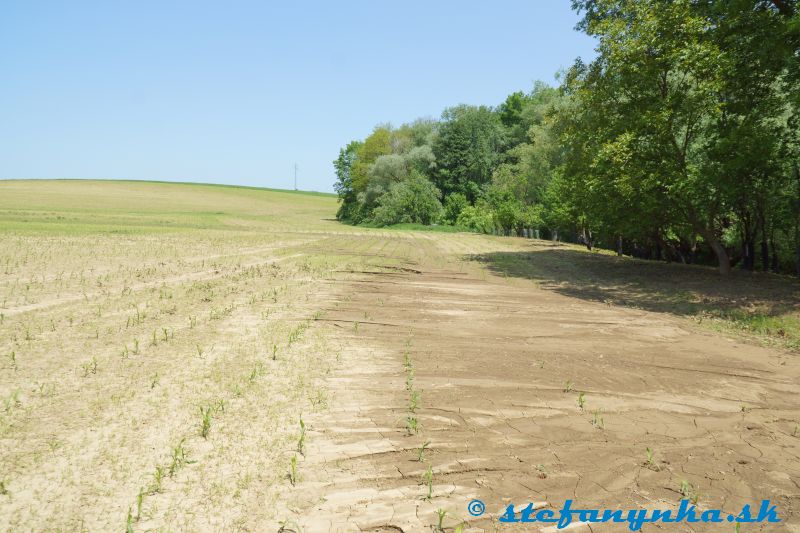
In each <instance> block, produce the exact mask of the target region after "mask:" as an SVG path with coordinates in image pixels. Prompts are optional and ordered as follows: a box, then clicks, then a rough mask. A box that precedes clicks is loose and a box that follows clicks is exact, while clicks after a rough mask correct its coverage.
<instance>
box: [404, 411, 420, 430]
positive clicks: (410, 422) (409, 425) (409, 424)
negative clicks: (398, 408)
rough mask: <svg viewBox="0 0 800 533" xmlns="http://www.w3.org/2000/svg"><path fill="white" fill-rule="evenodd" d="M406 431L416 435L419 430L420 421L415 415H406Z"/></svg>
mask: <svg viewBox="0 0 800 533" xmlns="http://www.w3.org/2000/svg"><path fill="white" fill-rule="evenodd" d="M406 431H408V434H409V435H416V434H417V433H418V432H419V421H418V420H417V418H416V417H415V416H411V415H409V416H407V417H406Z"/></svg>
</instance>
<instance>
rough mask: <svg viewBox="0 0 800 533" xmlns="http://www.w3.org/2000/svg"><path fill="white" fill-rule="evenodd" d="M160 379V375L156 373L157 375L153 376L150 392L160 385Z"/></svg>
mask: <svg viewBox="0 0 800 533" xmlns="http://www.w3.org/2000/svg"><path fill="white" fill-rule="evenodd" d="M158 379H159V378H158V373H157V372H156V373H155V374H153V377H151V378H150V390H153V389H155V388H156V385H158Z"/></svg>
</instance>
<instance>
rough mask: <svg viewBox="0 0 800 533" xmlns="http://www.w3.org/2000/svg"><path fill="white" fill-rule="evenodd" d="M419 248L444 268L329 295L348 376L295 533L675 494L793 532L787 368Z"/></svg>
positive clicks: (294, 498)
mask: <svg viewBox="0 0 800 533" xmlns="http://www.w3.org/2000/svg"><path fill="white" fill-rule="evenodd" d="M437 242H438V243H437ZM420 243H421V244H420V245H422V246H434V247H441V248H440V249H439V250H438V251H439V256H440V257H441V256H447V259H446V260H444V261H442V260H431V258H435V257H437V255H436V254H435V253H433V254H432V253H426V254H422V253H421V254H418V256H417V257H419V258H423V257H428V259H427V260H424V259H420V262H413V261H411V260H409V261H408V262H406V263H405V264H403V265H402V266H401V268H397V267H396V266H395V267H393V268H391V269H383V270H374V269H373V270H374V272H373V273H370V271H369V270H365V271H361V272H353V273H350V274H349V275H348V276H347V279H346V280H343V281H338V282H337V284H344V287H345V290H344V291H340V293H341V294H347V295H348V296H347V298H345V299H342V300H339V301H337V302H334V303H333V305H332V306H331V308H330V309H329V310H328V312H327V313H326V315H325V316H326V319H327V320H330V321H333V323H334V324H335V325H337V326H338V331H339V334H338V337H339V342H341V343H342V345H343V346H344V349H343V353H342V359H343V361H342V363H343V364H342V365H341V367H340V369H339V370H338V371H337V372H334V374H333V375H332V376H331V377H330V378H329V379H328V384H329V386H330V387H331V391H332V392H331V401H330V409H329V410H328V411H327V412H326V413H325V414H323V415H317V416H315V417H313V418H312V419H310V423H309V427H310V431H309V438H308V442H309V448H308V452H307V453H306V459H305V460H304V461H303V463H302V465H301V471H302V472H303V476H302V477H301V483H299V484H298V485H297V486H296V487H295V489H294V490H293V491H292V492H291V494H289V495H288V496H287V501H286V502H285V504H286V506H287V507H288V508H289V509H290V510H292V511H293V512H294V519H295V520H296V521H297V522H298V523H299V524H300V525H301V526H303V529H304V530H305V531H407V532H410V531H423V530H428V528H429V527H430V526H431V525H434V524H436V523H437V516H436V511H437V509H442V510H445V511H447V515H446V516H445V519H444V524H445V525H446V526H448V528H453V527H454V526H455V525H457V524H459V523H460V522H461V521H467V522H468V527H467V528H466V529H465V530H466V531H494V530H496V529H503V528H502V527H501V526H502V524H500V523H498V522H497V518H498V516H499V514H500V513H501V512H502V511H503V510H504V509H505V506H506V505H508V504H509V503H514V504H524V503H527V502H549V504H550V505H551V506H553V507H555V508H558V507H559V506H560V505H561V504H562V503H563V502H564V500H565V499H568V498H571V499H574V500H576V506H577V507H581V508H599V509H606V508H608V509H639V508H651V509H668V508H676V507H677V504H678V501H679V500H680V499H681V498H682V497H683V495H682V492H683V493H684V494H685V496H686V497H687V498H691V499H696V500H697V502H698V505H699V506H700V507H701V508H704V509H706V508H708V509H722V510H723V511H724V512H726V513H727V512H738V510H739V509H740V508H741V506H742V505H743V504H745V503H755V504H757V503H758V502H760V501H761V500H762V499H771V500H772V502H773V503H774V504H777V506H778V510H779V513H780V515H781V517H782V518H783V519H784V521H785V522H784V525H783V526H779V527H786V528H787V529H786V530H788V531H800V522H799V520H800V517H798V514H799V509H798V506H800V481H799V480H800V438H797V436H796V429H795V428H796V424H797V418H798V413H800V396H798V392H800V379H798V378H800V361H798V359H797V358H796V357H789V356H787V355H786V354H785V353H782V352H779V351H777V350H770V349H765V348H760V347H755V346H752V345H746V344H742V343H741V342H739V341H736V340H732V339H729V338H725V337H723V336H720V335H716V334H712V333H706V332H704V331H700V330H697V329H696V328H695V327H694V325H693V324H692V323H691V322H689V321H687V320H684V319H680V318H675V317H672V316H669V315H666V314H661V313H653V312H647V311H640V310H635V309H626V308H619V307H612V306H609V305H606V304H603V303H597V302H593V301H589V300H588V299H580V298H576V297H569V296H565V295H561V294H557V293H556V292H553V291H549V290H545V289H540V288H537V287H536V286H535V285H534V284H532V283H530V282H527V281H526V282H523V281H521V280H509V279H504V278H500V277H496V276H492V275H488V274H487V273H486V271H484V270H481V269H480V268H479V267H478V266H477V265H476V264H467V263H465V262H464V260H463V259H460V258H459V256H458V255H455V254H456V253H461V254H463V252H465V251H466V250H464V245H463V242H462V241H458V240H454V239H442V240H440V241H434V240H424V239H422V240H421V241H420ZM429 251H430V250H429ZM435 251H436V250H434V252H435ZM461 257H463V255H462V256H461ZM406 354H407V355H408V357H409V358H410V361H411V365H412V366H413V371H414V379H413V383H412V384H411V386H410V387H408V386H407V377H408V371H407V368H406V367H404V357H405V355H406ZM409 388H410V390H413V391H416V392H417V393H418V394H419V395H420V398H419V402H418V403H419V407H418V408H417V409H416V412H415V413H414V414H412V413H411V409H412V406H411V405H410V402H411V401H412V400H410V396H411V394H412V393H411V392H410V390H409ZM579 398H580V399H579ZM579 403H582V404H583V405H582V406H579ZM408 417H412V418H416V420H417V422H418V428H417V432H416V433H415V432H414V430H413V428H412V429H409V428H408V425H409V423H408V422H407V420H408ZM412 424H413V423H412ZM793 432H794V433H795V434H794V435H793ZM426 442H429V445H427V447H426V449H425V451H424V462H420V461H419V460H418V459H419V449H420V448H421V447H422V446H423V444H424V443H426ZM648 448H649V449H650V450H652V460H651V461H650V462H649V463H648V452H647V449H648ZM429 466H430V468H431V471H432V483H431V485H432V498H431V499H430V500H427V499H426V498H425V497H426V495H427V491H428V487H427V486H426V485H425V483H424V482H423V476H424V474H425V472H426V470H427V469H428V467H429ZM473 498H479V499H481V500H483V501H484V502H485V503H486V514H484V515H483V516H482V517H480V518H474V517H471V516H470V515H469V514H468V513H467V504H468V502H469V501H470V500H471V499H473ZM720 527H722V528H723V529H722V530H723V531H725V530H726V529H724V528H726V527H728V528H730V530H731V531H732V530H733V527H732V526H729V525H722V526H713V527H712V526H702V525H700V527H698V526H695V527H694V529H689V526H686V525H680V526H676V527H675V528H673V530H674V531H704V530H715V531H719V530H720V529H719V528H720ZM759 527H761V526H750V527H749V528H748V530H754V529H758V528H759ZM764 527H765V528H767V527H769V526H764ZM772 527H774V526H772ZM704 528H705V529H704ZM508 529H510V530H513V531H524V530H532V531H538V527H537V528H533V529H525V528H524V525H520V524H512V525H510V526H508ZM654 529H655V528H654V527H652V526H651V527H648V526H645V528H644V530H645V531H647V530H654ZM448 530H452V529H448ZM597 530H600V531H610V530H613V528H609V527H606V528H602V529H600V528H597V527H595V531H597ZM618 530H625V528H624V527H620V528H618Z"/></svg>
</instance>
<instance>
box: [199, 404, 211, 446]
mask: <svg viewBox="0 0 800 533" xmlns="http://www.w3.org/2000/svg"><path fill="white" fill-rule="evenodd" d="M209 431H211V407H210V406H206V407H200V436H201V437H203V438H204V439H207V438H208V433H209Z"/></svg>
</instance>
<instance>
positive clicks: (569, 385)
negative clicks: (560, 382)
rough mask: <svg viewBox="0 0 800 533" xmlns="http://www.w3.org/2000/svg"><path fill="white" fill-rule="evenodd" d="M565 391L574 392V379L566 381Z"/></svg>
mask: <svg viewBox="0 0 800 533" xmlns="http://www.w3.org/2000/svg"><path fill="white" fill-rule="evenodd" d="M564 392H572V381H571V380H569V379H568V380H567V382H566V383H564Z"/></svg>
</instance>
